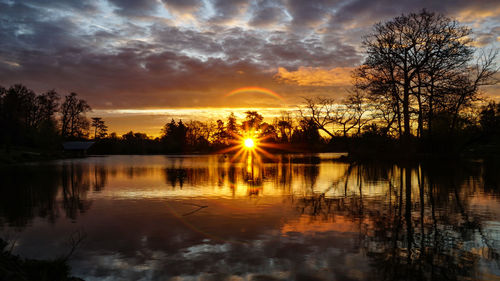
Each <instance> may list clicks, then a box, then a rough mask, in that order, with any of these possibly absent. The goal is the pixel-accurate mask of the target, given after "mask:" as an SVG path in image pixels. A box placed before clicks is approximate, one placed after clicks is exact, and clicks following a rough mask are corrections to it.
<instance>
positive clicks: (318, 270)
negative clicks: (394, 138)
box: [0, 154, 500, 281]
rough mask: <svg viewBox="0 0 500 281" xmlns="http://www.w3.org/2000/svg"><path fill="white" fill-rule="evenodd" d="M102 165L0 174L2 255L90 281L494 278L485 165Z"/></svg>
mask: <svg viewBox="0 0 500 281" xmlns="http://www.w3.org/2000/svg"><path fill="white" fill-rule="evenodd" d="M338 157H339V155H338V154H317V155H279V156H276V159H275V161H259V159H240V160H235V161H230V159H229V158H228V157H224V156H223V155H208V156H192V155H191V156H108V157H88V158H84V159H69V160H59V161H53V162H48V163H38V164H37V163H34V164H23V165H16V166H9V167H3V169H2V171H1V172H0V176H1V178H2V180H1V181H2V183H1V187H0V193H1V194H0V234H1V237H2V238H4V239H5V240H7V241H9V242H11V243H14V245H13V253H14V254H18V255H21V256H23V257H30V258H39V259H53V258H57V257H60V256H64V255H67V254H68V252H69V251H71V249H72V245H73V246H74V243H72V242H71V240H72V239H73V240H79V238H83V239H82V241H81V243H80V244H78V246H77V247H76V251H75V252H74V253H73V254H72V255H71V257H70V259H69V264H70V266H71V268H72V274H73V275H74V276H77V277H80V278H83V279H85V280H87V281H90V280H176V281H180V280H259V281H263V280H500V263H499V257H500V256H499V254H500V169H499V167H500V166H499V165H498V163H495V162H492V161H486V160H484V161H483V160H476V161H463V162H461V161H431V162H429V163H421V164H408V163H407V164H401V165H396V164H389V163H384V162H380V163H379V162H372V163H344V162H341V161H338V160H336V158H338Z"/></svg>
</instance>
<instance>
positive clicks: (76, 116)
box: [61, 93, 91, 138]
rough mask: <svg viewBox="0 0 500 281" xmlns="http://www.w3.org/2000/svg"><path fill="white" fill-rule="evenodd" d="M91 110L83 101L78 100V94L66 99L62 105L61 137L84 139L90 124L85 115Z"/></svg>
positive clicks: (68, 96) (70, 95)
mask: <svg viewBox="0 0 500 281" xmlns="http://www.w3.org/2000/svg"><path fill="white" fill-rule="evenodd" d="M90 110H91V108H90V106H89V105H88V104H87V102H86V101H85V100H83V99H78V97H77V94H76V93H71V94H69V95H67V96H66V97H65V100H64V102H63V104H62V105H61V115H62V117H61V123H62V124H61V135H62V136H63V137H64V138H83V137H85V136H86V135H87V130H88V128H89V122H88V120H87V118H86V117H85V113H86V112H88V111H90Z"/></svg>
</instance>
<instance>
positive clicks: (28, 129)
mask: <svg viewBox="0 0 500 281" xmlns="http://www.w3.org/2000/svg"><path fill="white" fill-rule="evenodd" d="M90 110H91V108H90V106H89V105H88V104H87V102H86V101H85V100H83V99H79V98H78V96H77V94H75V93H70V94H69V95H66V96H64V98H61V96H60V95H59V94H58V93H57V92H56V91H54V90H51V91H47V92H44V93H38V94H37V93H35V92H34V91H33V90H31V89H28V88H27V87H26V86H24V85H21V84H16V85H13V86H11V87H10V88H4V87H1V86H0V127H1V128H2V129H1V130H0V145H2V146H3V147H4V149H6V150H10V149H11V148H12V147H30V148H38V149H44V150H54V149H59V148H60V145H61V141H62V140H82V139H87V138H88V137H89V125H90V123H89V121H88V119H87V118H86V117H85V113H87V112H89V111H90Z"/></svg>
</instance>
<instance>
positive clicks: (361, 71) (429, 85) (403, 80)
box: [354, 10, 496, 140]
mask: <svg viewBox="0 0 500 281" xmlns="http://www.w3.org/2000/svg"><path fill="white" fill-rule="evenodd" d="M470 34H471V31H470V29H469V28H467V27H464V26H461V25H460V24H459V23H458V22H457V21H454V20H451V19H449V18H447V17H444V16H443V15H439V14H435V13H430V12H427V11H425V10H423V11H421V12H419V13H411V14H407V15H402V16H399V17H396V18H394V19H392V20H390V21H387V22H385V23H379V24H376V25H375V26H374V28H373V31H372V33H370V34H369V35H368V36H366V39H365V40H364V42H363V46H364V48H365V50H366V52H367V58H366V60H365V62H364V63H363V65H362V66H360V67H359V68H358V69H357V70H356V71H355V73H354V77H355V85H356V87H357V88H358V89H361V90H364V91H367V92H368V93H369V94H370V95H372V96H381V98H375V99H374V100H379V101H383V103H384V104H385V106H384V107H383V109H384V110H391V111H392V112H393V113H394V114H392V116H389V117H388V118H386V120H390V121H389V122H388V124H389V125H391V126H392V124H394V121H395V120H397V123H396V124H397V125H398V130H397V131H398V133H399V135H400V137H403V139H405V140H408V139H409V137H410V136H412V135H413V134H412V126H411V120H412V119H416V121H417V131H416V132H417V135H418V136H421V135H422V132H423V130H424V126H425V125H427V128H428V129H429V131H432V128H433V124H434V122H433V121H434V118H435V116H436V114H435V113H436V112H437V111H441V112H446V113H447V114H448V115H450V116H451V118H450V120H451V124H450V125H449V127H450V129H452V130H453V129H455V127H456V121H457V119H458V116H459V114H460V113H461V111H462V110H463V109H464V108H465V107H466V106H467V105H469V104H470V103H471V102H473V101H475V100H476V99H477V95H478V88H479V87H480V86H483V85H487V84H491V83H494V81H493V80H492V77H493V75H494V73H495V72H496V70H495V68H494V64H493V61H494V58H495V56H496V53H490V54H488V55H486V56H483V57H482V60H481V61H480V62H479V63H477V64H471V63H470V62H471V60H472V58H473V53H474V49H473V47H471V46H470V43H471V39H470ZM437 107H441V108H439V109H438V108H437ZM379 109H381V108H379ZM386 117H387V116H386Z"/></svg>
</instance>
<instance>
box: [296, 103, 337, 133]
mask: <svg viewBox="0 0 500 281" xmlns="http://www.w3.org/2000/svg"><path fill="white" fill-rule="evenodd" d="M304 100H305V105H304V106H303V107H301V108H300V109H299V112H300V115H301V117H302V118H303V119H306V120H311V121H312V122H313V123H314V124H315V125H316V126H317V127H318V129H320V130H322V131H323V132H325V133H327V134H328V135H329V136H330V137H334V134H333V133H332V131H331V129H328V127H331V126H332V125H333V124H334V123H335V120H336V118H335V110H336V104H335V100H334V99H332V98H325V97H315V98H304Z"/></svg>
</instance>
